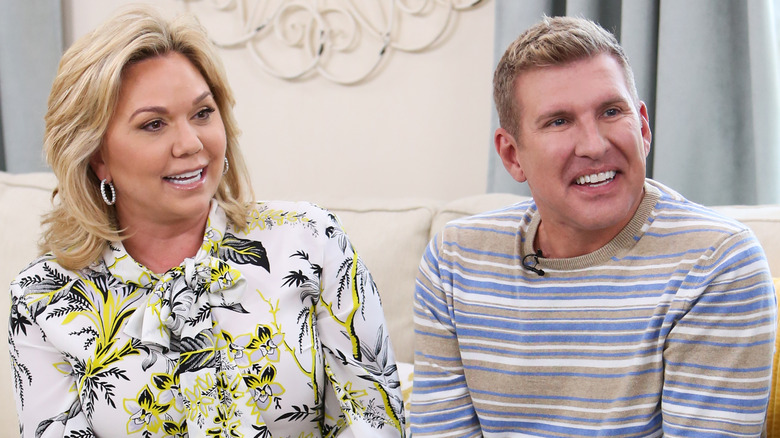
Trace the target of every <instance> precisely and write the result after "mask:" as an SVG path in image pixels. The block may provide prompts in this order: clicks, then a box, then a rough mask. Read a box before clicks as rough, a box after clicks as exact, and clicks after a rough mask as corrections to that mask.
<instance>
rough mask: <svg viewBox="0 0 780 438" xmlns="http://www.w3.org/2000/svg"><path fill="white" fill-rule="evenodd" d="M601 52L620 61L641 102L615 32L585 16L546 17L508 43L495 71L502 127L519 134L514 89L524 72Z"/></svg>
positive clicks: (630, 89)
mask: <svg viewBox="0 0 780 438" xmlns="http://www.w3.org/2000/svg"><path fill="white" fill-rule="evenodd" d="M602 53H607V54H610V55H612V56H613V57H614V58H615V59H616V60H617V61H618V63H620V65H621V67H622V68H623V75H624V76H625V80H626V85H627V86H628V89H629V92H630V93H631V98H632V99H633V100H634V104H635V105H639V97H638V95H637V91H636V83H635V81H634V73H633V71H632V70H631V66H630V65H629V63H628V57H626V54H625V52H624V51H623V48H622V47H621V46H620V44H619V43H618V42H617V40H616V39H615V36H614V35H612V34H611V33H610V32H608V31H606V30H605V29H604V28H603V27H601V26H599V25H598V24H596V23H594V22H593V21H590V20H587V19H584V18H577V17H544V18H543V19H542V20H541V21H540V22H539V23H537V24H535V25H533V26H532V27H531V28H529V29H528V30H526V31H525V32H523V33H522V34H521V35H520V36H519V37H517V39H516V40H515V41H514V42H512V44H510V45H509V47H508V48H507V49H506V51H505V52H504V55H503V56H502V57H501V60H500V61H499V62H498V66H497V67H496V71H495V73H494V74H493V100H494V101H495V104H496V111H497V112H498V119H499V122H500V124H501V127H502V128H504V129H506V130H507V131H508V132H509V133H510V134H512V135H514V136H515V137H517V134H518V133H517V127H518V124H519V122H520V108H518V105H517V102H516V101H515V98H514V92H515V85H516V82H517V80H518V77H519V76H520V74H521V73H523V72H524V71H528V70H531V69H534V68H543V67H549V66H554V65H563V64H567V63H570V62H574V61H579V60H582V59H586V58H591V57H594V56H597V55H600V54H602Z"/></svg>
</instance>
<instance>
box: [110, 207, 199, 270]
mask: <svg viewBox="0 0 780 438" xmlns="http://www.w3.org/2000/svg"><path fill="white" fill-rule="evenodd" d="M207 217H208V215H206V216H205V217H204V218H203V219H200V220H193V221H190V223H187V224H152V223H145V224H143V223H135V224H133V225H130V226H127V227H126V228H125V230H126V235H127V236H129V237H127V238H126V239H125V240H123V241H122V244H123V245H124V247H125V250H126V251H127V253H128V254H130V256H131V257H133V259H134V260H135V261H136V262H138V263H140V264H142V265H143V266H145V267H146V268H147V269H149V270H151V271H152V272H154V273H157V274H161V273H163V272H166V271H167V270H169V269H171V268H173V267H174V266H179V265H180V264H181V262H182V261H183V260H184V259H186V258H188V257H193V256H195V254H196V253H197V252H198V250H199V249H200V247H201V245H202V244H203V234H204V232H205V229H206V218H207Z"/></svg>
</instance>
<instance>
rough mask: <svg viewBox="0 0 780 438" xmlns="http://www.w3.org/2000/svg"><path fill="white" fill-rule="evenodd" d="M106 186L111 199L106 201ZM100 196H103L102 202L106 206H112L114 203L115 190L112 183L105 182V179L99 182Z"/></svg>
mask: <svg viewBox="0 0 780 438" xmlns="http://www.w3.org/2000/svg"><path fill="white" fill-rule="evenodd" d="M106 186H108V187H109V188H110V189H111V199H108V195H107V194H106ZM100 194H101V195H103V201H105V203H106V205H114V203H115V202H116V189H114V183H112V182H109V181H106V180H105V179H103V181H100Z"/></svg>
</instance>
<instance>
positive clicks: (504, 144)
mask: <svg viewBox="0 0 780 438" xmlns="http://www.w3.org/2000/svg"><path fill="white" fill-rule="evenodd" d="M493 141H494V142H495V145H496V152H498V156H499V157H501V161H502V162H503V163H504V167H505V168H506V170H507V172H509V174H510V175H512V178H514V179H515V181H517V182H525V181H526V177H525V172H524V171H523V166H522V164H520V161H519V160H518V159H517V155H518V152H519V149H518V146H517V141H516V140H515V137H514V136H513V135H512V134H510V133H509V132H508V131H507V130H506V129H504V128H498V129H496V133H495V135H494V136H493Z"/></svg>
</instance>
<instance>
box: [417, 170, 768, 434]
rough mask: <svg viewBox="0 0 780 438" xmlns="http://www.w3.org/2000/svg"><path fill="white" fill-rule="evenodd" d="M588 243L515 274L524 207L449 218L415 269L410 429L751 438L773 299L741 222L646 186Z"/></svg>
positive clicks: (524, 232) (526, 248) (527, 208)
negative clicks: (602, 238) (617, 220)
mask: <svg viewBox="0 0 780 438" xmlns="http://www.w3.org/2000/svg"><path fill="white" fill-rule="evenodd" d="M645 193H646V195H645V197H644V199H643V202H642V204H641V205H640V207H639V209H638V211H637V212H636V214H635V216H634V217H633V219H632V221H631V222H630V223H629V224H628V225H627V226H626V228H625V229H624V230H623V231H622V232H621V233H620V234H619V235H618V236H616V237H615V238H614V239H613V240H612V241H610V242H609V243H608V244H607V245H606V246H604V247H603V248H601V249H599V250H598V251H596V252H593V253H591V254H587V255H584V256H581V257H575V258H570V259H540V265H539V267H540V268H542V269H543V270H544V271H545V274H546V275H544V276H538V275H537V274H535V273H533V272H530V271H528V270H526V269H523V268H522V267H521V259H522V256H523V255H524V254H528V253H531V252H532V251H533V250H532V247H533V246H532V244H533V238H534V235H535V233H536V229H537V227H538V225H539V221H540V219H539V214H538V212H537V210H536V206H535V204H534V203H533V201H527V202H522V203H519V204H516V205H512V206H510V207H507V208H504V209H501V210H497V211H493V212H488V213H484V214H480V215H476V216H472V217H469V218H465V219H460V220H456V221H453V222H450V223H449V224H448V225H447V226H446V227H445V229H444V230H443V231H442V232H441V233H440V234H439V235H438V236H437V237H436V238H434V239H433V240H432V241H431V243H430V245H429V246H428V248H427V251H426V253H425V254H424V256H423V259H422V261H421V264H420V272H419V275H418V279H417V287H416V299H415V309H414V311H415V332H416V338H415V350H416V351H415V379H414V390H413V395H412V414H411V422H412V432H413V434H414V436H415V437H428V436H437V437H477V436H485V437H657V436H665V437H682V436H686V437H690V436H695V437H748V436H759V435H760V433H761V431H762V428H763V422H764V418H765V415H766V406H767V401H768V397H769V386H770V381H771V368H772V353H773V348H774V347H773V346H774V338H775V330H776V313H777V304H776V300H775V295H774V289H773V286H772V281H771V278H770V274H769V268H768V266H767V262H766V258H765V256H764V253H763V250H762V249H761V247H760V246H759V243H758V241H757V240H756V238H755V236H754V235H753V234H752V232H751V231H750V230H749V229H748V228H746V227H745V226H744V225H742V224H740V223H738V222H735V221H733V220H730V219H727V218H724V217H721V216H719V215H717V214H715V213H714V212H712V211H710V210H708V209H706V208H704V207H702V206H700V205H697V204H694V203H691V202H689V201H687V200H685V199H684V198H683V197H682V196H680V195H679V194H677V193H675V192H674V191H672V190H670V189H668V188H666V187H664V186H663V185H661V184H659V183H657V182H654V181H652V180H647V183H646V184H645Z"/></svg>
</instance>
